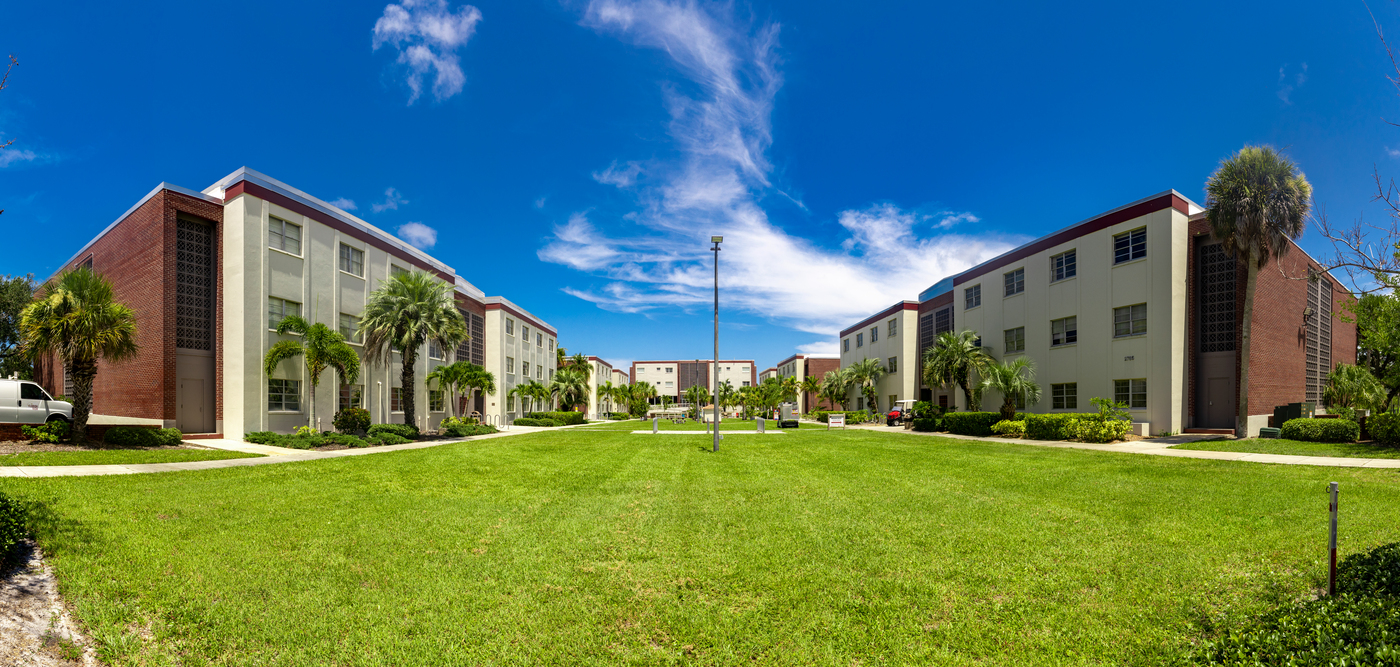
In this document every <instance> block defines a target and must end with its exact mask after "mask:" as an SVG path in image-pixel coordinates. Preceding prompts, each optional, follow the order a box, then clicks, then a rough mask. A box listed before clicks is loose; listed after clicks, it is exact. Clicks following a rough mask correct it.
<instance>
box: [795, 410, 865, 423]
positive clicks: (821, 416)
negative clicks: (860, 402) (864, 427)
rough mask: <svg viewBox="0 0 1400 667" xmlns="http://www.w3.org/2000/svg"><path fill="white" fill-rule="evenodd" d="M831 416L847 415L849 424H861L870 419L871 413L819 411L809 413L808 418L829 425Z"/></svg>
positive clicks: (861, 411)
mask: <svg viewBox="0 0 1400 667" xmlns="http://www.w3.org/2000/svg"><path fill="white" fill-rule="evenodd" d="M830 415H846V423H847V424H859V423H862V422H864V421H867V420H869V419H870V412H869V411H866V410H818V411H816V412H811V413H808V414H807V417H808V418H809V419H815V420H817V421H819V422H821V423H823V424H827V423H829V421H828V419H827V417H829V416H830Z"/></svg>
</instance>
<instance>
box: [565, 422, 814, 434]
mask: <svg viewBox="0 0 1400 667" xmlns="http://www.w3.org/2000/svg"><path fill="white" fill-rule="evenodd" d="M575 428H585V429H589V430H607V431H622V432H625V433H631V432H632V431H650V430H651V420H650V419H644V420H641V421H636V420H634V421H624V422H608V423H597V424H595V423H590V424H589V425H588V426H586V427H583V426H580V427H575ZM657 428H658V429H659V430H662V431H699V432H701V433H704V432H705V424H701V423H700V422H694V421H688V422H686V423H684V424H673V423H671V422H669V421H667V420H664V419H663V420H661V422H660V424H659V425H658V427H657ZM764 428H766V429H767V430H769V431H779V430H782V431H792V430H795V429H790V428H786V429H779V428H778V422H777V421H775V420H772V419H768V420H765V423H764ZM798 428H802V429H821V430H826V424H820V425H819V424H799V425H798ZM757 429H758V425H757V423H756V422H754V421H753V420H743V419H723V420H720V422H719V430H720V432H721V433H723V432H725V431H755V430H757Z"/></svg>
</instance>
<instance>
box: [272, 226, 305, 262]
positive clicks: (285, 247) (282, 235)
mask: <svg viewBox="0 0 1400 667" xmlns="http://www.w3.org/2000/svg"><path fill="white" fill-rule="evenodd" d="M267 245H268V246H269V247H272V248H276V249H278V250H281V251H282V252H289V253H292V254H293V255H297V256H301V225H294V224H292V223H290V222H287V221H286V220H283V219H281V218H271V219H270V220H268V222H267Z"/></svg>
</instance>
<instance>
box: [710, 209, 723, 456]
mask: <svg viewBox="0 0 1400 667" xmlns="http://www.w3.org/2000/svg"><path fill="white" fill-rule="evenodd" d="M723 242H724V237H723V236H711V237H710V243H713V244H715V247H713V248H711V249H710V250H712V251H714V253H715V360H714V364H715V373H714V384H715V393H714V396H713V398H714V401H715V442H714V447H712V448H711V449H710V451H712V452H717V451H719V244H721V243H723Z"/></svg>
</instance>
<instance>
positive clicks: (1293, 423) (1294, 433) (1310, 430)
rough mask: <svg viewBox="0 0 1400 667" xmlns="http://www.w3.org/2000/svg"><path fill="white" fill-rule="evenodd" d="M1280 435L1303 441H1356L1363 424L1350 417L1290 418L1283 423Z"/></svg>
mask: <svg viewBox="0 0 1400 667" xmlns="http://www.w3.org/2000/svg"><path fill="white" fill-rule="evenodd" d="M1279 437H1280V438H1284V439H1286V440H1302V441H1303V442H1355V441H1356V440H1357V439H1359V438H1360V437H1361V426H1360V425H1359V424H1357V423H1356V422H1354V421H1351V420H1350V419H1290V420H1288V421H1286V422H1284V423H1283V429H1282V430H1280V431H1279Z"/></svg>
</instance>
